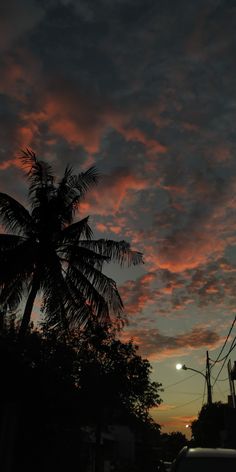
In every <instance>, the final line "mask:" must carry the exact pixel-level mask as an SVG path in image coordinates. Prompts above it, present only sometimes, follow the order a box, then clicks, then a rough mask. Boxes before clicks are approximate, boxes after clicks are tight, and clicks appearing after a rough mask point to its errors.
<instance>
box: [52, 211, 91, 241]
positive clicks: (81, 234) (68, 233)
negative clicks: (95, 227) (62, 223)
mask: <svg viewBox="0 0 236 472" xmlns="http://www.w3.org/2000/svg"><path fill="white" fill-rule="evenodd" d="M88 219H89V217H88V216H87V217H86V218H83V219H82V220H80V221H77V222H76V223H73V224H71V225H69V226H67V227H66V228H64V229H63V230H62V231H61V233H60V235H59V241H66V240H67V241H70V242H71V243H72V241H78V240H79V239H81V238H85V239H86V240H90V239H91V238H92V236H93V232H92V230H91V228H90V226H89V224H88Z"/></svg>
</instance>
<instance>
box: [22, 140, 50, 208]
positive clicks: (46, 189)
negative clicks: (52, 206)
mask: <svg viewBox="0 0 236 472" xmlns="http://www.w3.org/2000/svg"><path fill="white" fill-rule="evenodd" d="M19 158H20V159H21V161H22V162H23V165H24V166H25V167H26V169H27V177H28V180H29V200H30V202H31V205H32V208H35V207H38V206H40V203H41V202H43V201H44V200H46V201H48V200H49V199H50V197H51V195H52V194H54V193H55V187H54V179H55V177H54V173H53V170H52V167H51V165H50V164H48V163H47V162H44V161H41V160H39V159H37V157H36V154H35V153H34V152H33V151H32V150H31V149H28V148H27V149H26V150H22V154H21V155H20V156H19Z"/></svg>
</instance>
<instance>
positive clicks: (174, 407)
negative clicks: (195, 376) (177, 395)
mask: <svg viewBox="0 0 236 472" xmlns="http://www.w3.org/2000/svg"><path fill="white" fill-rule="evenodd" d="M200 398H202V395H200V397H197V398H195V399H194V400H190V401H189V402H187V403H182V404H181V405H177V406H173V408H170V411H172V410H176V409H177V408H182V407H183V406H187V405H190V403H193V402H196V401H198V400H200Z"/></svg>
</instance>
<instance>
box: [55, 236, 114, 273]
mask: <svg viewBox="0 0 236 472" xmlns="http://www.w3.org/2000/svg"><path fill="white" fill-rule="evenodd" d="M57 253H58V255H59V257H61V259H63V260H64V262H66V263H67V264H71V263H73V264H74V265H76V266H79V264H80V262H82V261H84V262H85V261H87V262H88V263H90V264H91V266H93V267H94V268H96V269H98V270H99V271H101V270H102V268H103V264H104V262H109V261H110V258H109V257H108V256H105V255H102V254H99V253H96V252H95V251H93V250H91V249H88V248H87V247H84V246H80V245H79V242H78V243H77V242H76V241H75V242H72V243H71V242H70V241H68V242H63V243H62V244H60V246H59V248H58V249H57Z"/></svg>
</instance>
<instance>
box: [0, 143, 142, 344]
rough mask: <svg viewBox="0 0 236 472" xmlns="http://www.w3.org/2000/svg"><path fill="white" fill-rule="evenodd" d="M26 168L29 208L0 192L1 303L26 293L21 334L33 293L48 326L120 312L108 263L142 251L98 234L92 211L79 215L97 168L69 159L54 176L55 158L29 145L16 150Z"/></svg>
mask: <svg viewBox="0 0 236 472" xmlns="http://www.w3.org/2000/svg"><path fill="white" fill-rule="evenodd" d="M19 158H20V159H21V162H22V163H23V166H24V168H25V169H26V171H27V178H28V182H29V192H28V199H29V204H30V211H28V210H27V209H26V208H25V207H24V206H23V205H22V204H21V203H19V202H18V201H16V200H15V199H14V198H12V197H11V196H10V195H8V194H5V193H0V221H1V223H2V225H3V226H4V228H5V230H6V231H9V234H6V233H3V234H0V289H1V291H0V305H1V306H2V307H3V308H4V310H15V309H16V308H17V307H18V306H19V304H20V302H21V301H22V298H23V295H26V297H27V298H26V304H25V309H24V313H23V317H22V320H21V325H20V329H19V338H20V339H23V338H24V337H25V333H26V331H27V328H28V325H29V322H30V319H31V313H32V309H33V306H34V302H35V299H36V296H37V295H38V294H39V293H40V292H41V294H42V306H41V309H42V312H43V313H44V315H45V322H46V323H47V326H49V327H54V328H55V327H57V328H58V329H60V330H62V331H65V330H68V328H70V327H75V326H78V325H83V324H86V322H87V321H88V320H89V319H90V318H91V317H94V316H95V317H96V318H97V319H98V320H99V321H100V322H103V321H107V320H108V319H110V317H113V316H115V317H116V318H117V319H122V313H123V304H122V300H121V298H120V296H119V293H118V290H117V287H116V284H115V282H114V281H113V280H112V279H111V278H109V277H107V276H105V275H104V274H103V272H102V268H103V265H104V263H106V262H110V261H114V262H118V263H119V264H121V265H123V264H124V263H127V264H129V265H130V264H134V265H135V264H139V263H140V262H141V261H142V255H141V253H139V252H135V251H132V250H131V249H130V245H129V244H128V243H127V242H125V241H119V242H115V241H112V240H105V239H99V240H93V239H92V231H91V228H90V226H89V224H88V217H87V218H84V219H82V220H78V221H75V217H76V214H77V211H78V209H79V204H80V201H81V198H83V197H84V195H85V194H86V192H87V191H88V190H89V189H90V188H91V187H92V186H93V185H94V184H96V183H97V181H98V177H99V176H98V173H97V171H96V169H95V168H94V167H91V168H90V169H88V170H87V171H86V172H82V173H80V174H78V175H75V174H74V173H73V169H72V167H69V166H67V167H66V169H65V171H64V175H63V177H62V179H61V180H60V181H58V182H56V178H55V174H54V172H53V169H52V167H51V165H49V164H48V163H46V162H43V161H41V160H39V159H38V158H37V157H36V155H35V153H34V152H33V151H31V150H29V149H27V150H26V151H23V152H22V154H21V156H19Z"/></svg>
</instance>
